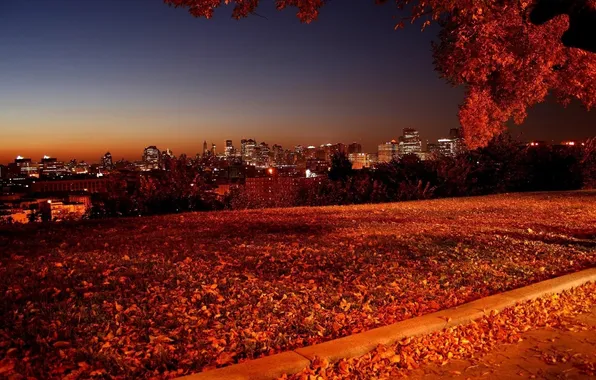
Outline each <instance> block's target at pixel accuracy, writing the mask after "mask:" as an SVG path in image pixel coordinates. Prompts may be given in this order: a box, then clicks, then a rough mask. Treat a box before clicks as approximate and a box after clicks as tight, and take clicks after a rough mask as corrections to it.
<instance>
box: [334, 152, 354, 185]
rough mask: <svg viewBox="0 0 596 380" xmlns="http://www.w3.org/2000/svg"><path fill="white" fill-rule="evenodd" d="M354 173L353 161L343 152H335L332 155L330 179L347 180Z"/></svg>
mask: <svg viewBox="0 0 596 380" xmlns="http://www.w3.org/2000/svg"><path fill="white" fill-rule="evenodd" d="M351 175H352V163H351V162H350V160H348V157H347V156H346V154H345V153H343V152H338V153H334V154H333V156H331V168H330V169H329V179H331V180H332V181H344V182H345V181H346V180H347V179H348V177H350V176H351Z"/></svg>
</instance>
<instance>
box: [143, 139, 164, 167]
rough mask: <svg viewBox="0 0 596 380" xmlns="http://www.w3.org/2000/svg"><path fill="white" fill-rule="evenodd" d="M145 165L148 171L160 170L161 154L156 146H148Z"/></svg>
mask: <svg viewBox="0 0 596 380" xmlns="http://www.w3.org/2000/svg"><path fill="white" fill-rule="evenodd" d="M143 163H144V164H145V168H146V169H159V164H160V153H159V149H157V147H156V146H155V145H151V146H148V147H147V148H145V151H144V152H143Z"/></svg>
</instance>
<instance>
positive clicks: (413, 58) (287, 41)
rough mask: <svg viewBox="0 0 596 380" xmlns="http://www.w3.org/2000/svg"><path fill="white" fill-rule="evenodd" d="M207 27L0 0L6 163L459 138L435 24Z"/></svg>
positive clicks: (558, 111)
mask: <svg viewBox="0 0 596 380" xmlns="http://www.w3.org/2000/svg"><path fill="white" fill-rule="evenodd" d="M272 4H273V1H267V0H263V1H262V5H261V6H260V8H259V10H258V12H259V14H260V15H263V16H265V17H266V18H263V17H255V16H253V17H249V18H247V19H243V20H240V21H236V20H233V19H231V17H230V14H231V8H220V9H218V10H217V11H216V14H215V17H214V18H213V19H211V20H205V19H196V18H193V17H191V16H190V15H189V14H188V13H187V12H186V11H185V10H183V9H174V8H170V7H168V6H166V5H164V4H163V2H162V1H161V0H126V1H122V0H101V1H81V0H18V1H6V0H0V162H8V161H12V160H13V159H14V157H16V156H17V155H22V156H26V157H32V158H33V159H38V158H39V157H41V156H43V155H51V156H54V157H58V158H59V159H63V160H68V159H71V158H77V159H79V160H87V161H91V162H95V161H98V159H99V157H100V156H101V155H103V154H104V153H105V152H106V151H110V152H111V153H112V155H113V156H114V157H115V158H117V159H120V158H126V159H131V160H135V159H139V158H140V156H141V154H142V151H143V148H144V147H146V146H148V145H157V146H158V147H159V148H160V149H162V150H165V149H166V148H169V149H171V150H172V151H173V152H174V153H175V154H180V153H186V154H189V155H194V154H195V153H197V152H200V151H201V150H202V145H203V141H204V140H207V141H208V142H209V144H211V142H213V143H215V144H216V145H217V146H218V149H219V150H221V147H222V146H223V145H224V144H223V143H224V140H226V139H231V140H233V141H234V145H236V146H238V145H239V140H240V139H241V138H254V139H256V140H258V141H265V142H267V143H270V144H275V143H278V144H281V145H282V146H284V147H287V148H289V147H291V146H294V145H296V144H303V145H311V144H312V145H319V144H323V143H328V142H332V143H334V142H344V143H349V142H352V141H358V142H360V143H361V144H362V145H363V147H364V149H365V150H366V151H375V150H376V146H377V145H378V144H380V143H383V142H385V141H388V140H391V139H394V138H397V137H398V136H399V135H401V130H402V129H403V128H406V127H413V128H417V129H418V130H419V131H420V134H421V136H422V138H423V139H424V140H427V139H428V140H435V139H437V138H440V137H443V136H445V135H447V134H448V132H449V129H450V128H454V127H458V126H459V122H458V119H457V110H458V104H459V103H460V102H461V100H462V94H463V92H462V90H461V89H460V88H453V87H451V86H450V85H448V84H447V83H446V82H445V81H443V80H442V79H440V78H439V77H438V74H437V73H436V72H435V71H434V70H433V64H432V53H431V46H430V41H431V40H433V39H435V38H436V32H437V29H436V27H433V28H429V29H427V30H425V31H424V32H420V29H419V27H417V26H410V27H407V28H406V29H404V30H398V31H395V30H394V28H393V26H394V25H395V19H394V18H393V16H394V15H395V13H394V10H393V8H392V7H391V6H390V5H384V6H379V5H375V4H374V1H373V0H370V1H368V0H359V1H331V2H329V3H328V4H327V5H326V6H325V7H324V8H323V9H322V11H321V14H320V17H319V20H317V21H316V22H314V23H312V24H310V25H304V24H301V23H300V22H299V21H298V20H297V18H296V17H295V11H294V9H292V8H290V9H287V10H284V11H282V12H279V11H276V10H275V9H274V7H273V5H272ZM595 126H596V112H595V111H591V112H587V111H584V110H583V109H582V108H581V107H580V106H579V105H577V104H572V105H571V106H570V107H568V108H567V109H564V108H563V107H561V106H559V105H556V104H555V103H554V102H550V101H549V102H547V103H544V104H541V105H539V106H537V107H535V108H534V109H533V110H532V111H531V112H530V114H529V117H528V119H527V121H526V122H525V123H524V125H523V126H522V127H521V128H514V130H513V132H514V135H516V136H520V137H521V138H523V139H540V140H562V139H575V138H584V137H587V136H589V135H594V131H595V130H596V128H595Z"/></svg>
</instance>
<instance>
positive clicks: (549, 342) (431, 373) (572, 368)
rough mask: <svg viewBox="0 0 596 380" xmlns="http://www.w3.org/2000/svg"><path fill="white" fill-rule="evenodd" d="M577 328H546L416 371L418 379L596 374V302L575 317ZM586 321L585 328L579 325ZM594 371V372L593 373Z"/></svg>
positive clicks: (572, 376)
mask: <svg viewBox="0 0 596 380" xmlns="http://www.w3.org/2000/svg"><path fill="white" fill-rule="evenodd" d="M573 321H574V322H578V323H576V324H572V325H570V328H572V329H573V330H574V331H562V330H559V329H552V328H544V329H539V330H533V331H529V332H527V333H525V334H524V335H523V336H522V337H523V341H522V342H520V343H517V344H510V345H503V346H501V347H500V348H499V349H497V350H493V351H491V352H490V353H488V354H487V355H484V356H481V357H478V358H476V359H473V360H454V361H452V362H450V363H449V364H447V365H445V366H436V365H429V366H425V367H422V368H420V369H418V370H416V371H414V372H412V374H411V377H412V378H417V379H430V378H441V379H451V378H457V379H468V378H469V379H522V378H533V379H586V378H590V377H592V378H596V306H595V307H594V308H593V309H592V312H591V313H589V314H581V315H579V316H577V317H575V318H573ZM581 323H584V324H585V327H584V329H582V328H578V327H577V325H579V324H581ZM590 374H591V376H590Z"/></svg>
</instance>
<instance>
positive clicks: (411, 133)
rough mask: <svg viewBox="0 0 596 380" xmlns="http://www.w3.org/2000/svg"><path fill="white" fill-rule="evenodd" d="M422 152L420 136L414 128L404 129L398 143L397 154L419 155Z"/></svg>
mask: <svg viewBox="0 0 596 380" xmlns="http://www.w3.org/2000/svg"><path fill="white" fill-rule="evenodd" d="M421 152H422V140H421V139H420V134H419V133H418V131H417V130H416V129H414V128H404V130H403V135H402V137H401V138H400V141H399V154H400V155H401V156H403V155H406V154H416V155H418V154H420V153H421Z"/></svg>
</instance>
